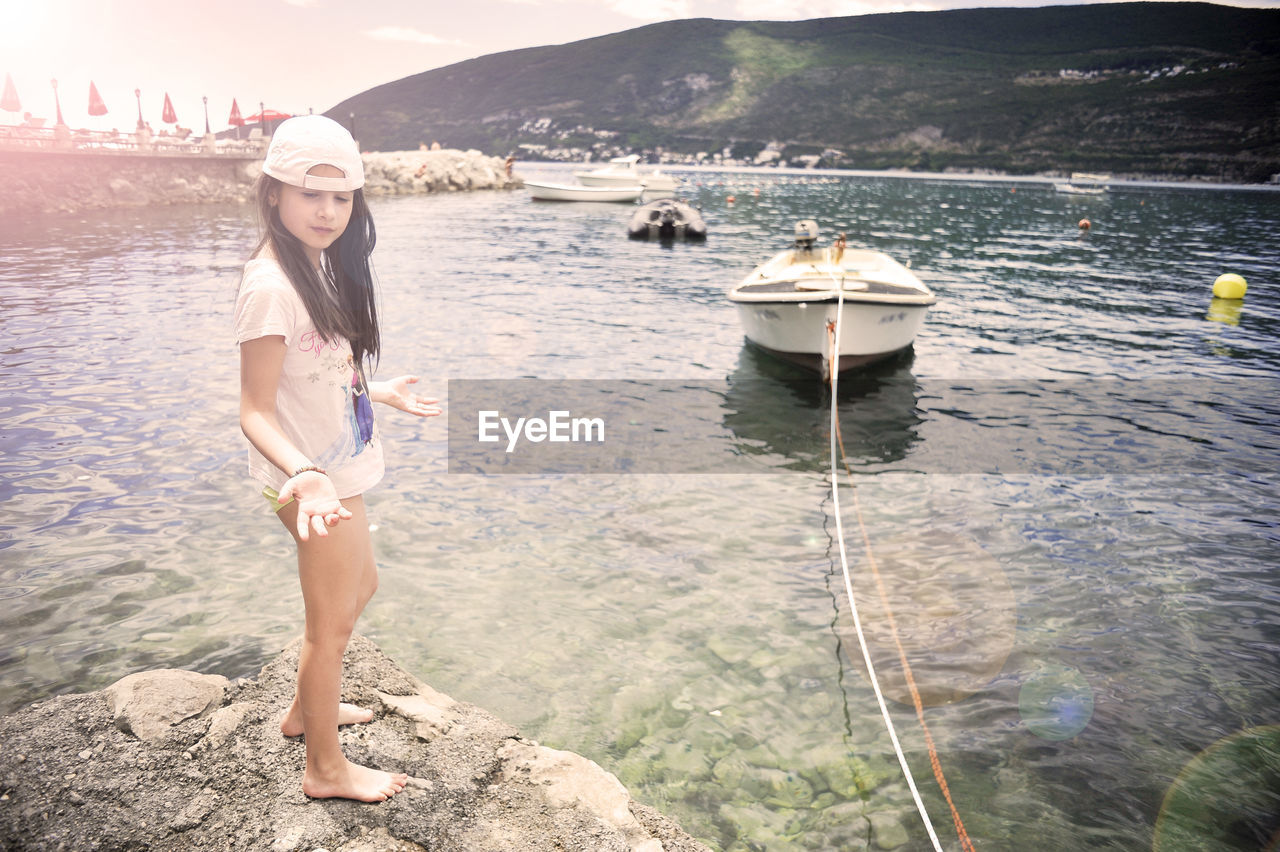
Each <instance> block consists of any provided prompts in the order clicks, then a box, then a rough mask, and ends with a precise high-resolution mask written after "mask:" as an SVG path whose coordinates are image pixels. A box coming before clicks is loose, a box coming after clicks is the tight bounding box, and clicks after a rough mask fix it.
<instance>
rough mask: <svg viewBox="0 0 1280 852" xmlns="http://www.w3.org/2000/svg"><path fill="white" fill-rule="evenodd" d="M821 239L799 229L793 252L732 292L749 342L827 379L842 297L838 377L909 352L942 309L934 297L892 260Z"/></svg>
mask: <svg viewBox="0 0 1280 852" xmlns="http://www.w3.org/2000/svg"><path fill="white" fill-rule="evenodd" d="M817 237H818V223H817V222H814V221H813V220H812V219H805V220H803V221H801V222H799V223H797V224H796V244H795V248H793V249H790V250H788V251H784V252H781V253H779V254H777V255H775V256H774V257H773V258H771V259H770V260H768V261H766V262H765V263H762V264H761V265H760V266H757V267H756V268H755V269H754V270H753V271H752V272H751V274H750V275H748V276H747V277H746V278H744V279H742V281H741V282H740V283H739V284H738V285H737V286H735V287H733V288H732V289H731V290H730V291H729V294H728V295H729V301H731V302H733V303H734V304H735V305H737V307H738V318H739V320H741V322H742V328H743V331H744V332H745V334H746V336H747V340H748V341H750V342H751V343H753V344H754V345H756V346H758V347H759V348H761V349H763V350H765V351H766V352H769V353H771V354H773V355H776V356H778V357H780V358H784V359H786V360H788V361H792V362H795V363H798V364H801V365H803V366H806V367H812V368H814V369H817V370H819V371H821V373H822V375H823V377H824V378H826V377H828V376H830V374H831V368H832V364H831V355H832V342H833V340H832V337H833V335H832V333H831V331H834V327H835V322H836V313H837V309H838V304H839V299H840V296H841V293H842V292H843V296H844V315H843V316H842V317H841V318H840V340H839V360H838V361H837V363H836V364H835V369H836V370H848V369H849V368H851V367H858V366H862V365H864V364H870V363H872V362H874V361H879V360H881V359H883V358H887V357H889V356H890V355H893V354H894V353H896V352H900V351H902V350H903V349H906V348H907V347H909V346H911V344H912V343H914V342H915V338H916V333H917V332H918V331H919V330H920V326H921V324H922V323H923V322H924V316H925V313H926V312H927V311H928V310H929V306H930V305H932V304H934V302H935V301H937V299H936V297H935V296H934V294H933V291H932V290H930V289H929V288H928V287H926V286H925V285H924V284H923V283H922V282H921V281H920V279H919V278H917V277H916V276H915V273H913V272H912V271H911V270H909V269H907V268H906V267H905V266H903V265H902V264H901V263H898V262H897V261H896V260H894V259H893V258H891V257H889V256H888V255H887V254H884V253H882V252H878V251H869V250H864V249H849V248H846V247H845V246H844V245H843V242H844V235H843V234H842V235H841V236H840V238H839V239H837V240H836V241H835V242H834V243H833V244H832V245H830V246H827V247H826V248H817V247H816V246H815V243H816V241H817ZM829 329H830V330H831V331H829Z"/></svg>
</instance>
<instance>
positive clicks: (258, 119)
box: [245, 109, 293, 124]
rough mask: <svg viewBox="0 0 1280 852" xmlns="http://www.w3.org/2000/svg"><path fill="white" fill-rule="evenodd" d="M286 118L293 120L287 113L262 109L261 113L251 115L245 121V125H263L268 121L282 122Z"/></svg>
mask: <svg viewBox="0 0 1280 852" xmlns="http://www.w3.org/2000/svg"><path fill="white" fill-rule="evenodd" d="M286 118H293V116H291V115H289V114H288V113H287V112H277V111H276V110H273V109H264V110H262V111H261V112H255V113H254V114H253V115H251V116H249V117H248V118H246V119H245V122H246V123H247V124H265V123H266V122H268V121H284V120H285V119H286Z"/></svg>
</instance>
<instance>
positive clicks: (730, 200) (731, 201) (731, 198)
mask: <svg viewBox="0 0 1280 852" xmlns="http://www.w3.org/2000/svg"><path fill="white" fill-rule="evenodd" d="M736 200H737V199H735V198H734V197H733V196H732V195H730V196H729V197H728V198H726V199H725V201H727V202H729V203H730V204H732V203H733V202H734V201H736Z"/></svg>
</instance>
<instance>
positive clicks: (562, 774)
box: [0, 637, 706, 852]
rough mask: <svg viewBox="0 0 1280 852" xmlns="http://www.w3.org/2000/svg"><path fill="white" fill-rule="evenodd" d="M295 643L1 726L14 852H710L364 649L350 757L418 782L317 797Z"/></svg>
mask: <svg viewBox="0 0 1280 852" xmlns="http://www.w3.org/2000/svg"><path fill="white" fill-rule="evenodd" d="M297 659H298V647H297V644H296V643H295V644H294V645H293V646H291V647H290V648H287V649H286V650H285V651H283V652H282V653H281V654H280V655H279V656H277V657H276V658H275V659H273V660H272V661H271V662H270V663H268V664H267V665H266V666H265V667H264V668H263V669H262V671H261V672H260V673H259V675H258V677H257V678H256V679H253V680H247V681H241V682H238V683H235V684H232V683H230V682H228V681H227V680H226V679H225V678H222V677H219V676H216V675H201V674H197V673H195V672H184V671H176V670H162V671H152V672H139V673H137V674H132V675H129V676H128V677H126V678H124V679H122V680H121V681H118V682H117V683H115V684H113V685H112V686H110V687H108V688H107V689H104V690H102V691H101V692H93V693H86V694H79V695H64V696H59V697H57V698H53V699H50V700H48V701H44V702H40V703H38V704H33V705H31V706H29V707H27V708H24V709H23V710H21V711H19V712H17V713H14V714H12V715H10V716H6V717H4V718H0V850H5V852H10V850H12V852H17V850H57V849H69V850H72V849H73V850H102V852H109V850H126V849H128V850H152V849H155V850H192V849H198V850H227V852H231V850H236V852H240V850H257V849H262V850H271V852H294V850H298V851H299V852H317V851H318V850H327V852H418V850H432V852H507V850H544V849H545V850H552V849H555V850H564V852H606V850H607V851H608V852H612V850H617V852H664V850H665V852H705V850H706V847H705V846H703V845H702V844H700V843H698V842H697V841H696V840H694V839H693V838H691V837H689V836H688V835H687V834H686V833H685V832H684V831H683V830H681V829H680V827H679V826H677V825H676V824H675V823H674V822H672V821H671V820H669V819H667V818H666V817H664V816H662V815H661V814H659V813H658V812H657V811H655V810H653V809H652V808H650V807H647V806H645V805H642V804H639V803H638V802H636V801H634V800H633V799H632V798H631V796H630V795H629V794H628V793H627V791H626V789H625V788H624V787H623V786H622V784H621V783H620V782H619V781H618V779H617V778H615V777H614V776H613V775H611V774H609V773H608V772H606V771H604V770H603V769H602V768H601V767H600V766H598V765H597V764H595V763H593V762H592V761H590V760H587V759H586V758H584V757H581V756H579V755H576V754H573V753H571V752H565V751H557V750H555V749H550V748H547V747H545V746H540V745H538V744H537V743H534V742H531V741H529V740H526V739H524V738H523V737H521V736H520V734H519V733H518V732H517V731H516V730H515V729H514V728H512V727H511V726H510V725H507V724H506V723H504V722H502V721H500V720H499V719H496V718H495V717H493V716H491V715H489V714H488V713H486V712H485V711H483V710H481V709H479V708H477V707H474V706H472V705H469V704H464V703H462V702H458V701H454V700H453V699H452V698H449V697H448V696H447V695H443V694H442V693H440V692H437V691H436V690H434V689H432V688H431V687H429V686H427V685H426V684H424V683H422V682H421V681H419V680H418V679H416V678H414V677H413V676H412V675H410V674H408V673H407V672H405V671H404V670H403V669H400V668H399V667H398V666H396V665H395V663H393V662H392V661H391V660H390V659H389V658H387V657H386V656H385V655H384V654H383V653H382V652H381V651H380V650H379V649H378V647H377V646H376V645H375V644H374V643H373V642H371V641H369V640H368V639H365V638H363V637H355V638H353V640H352V642H351V645H350V647H349V648H348V650H347V656H346V659H345V661H344V663H345V665H344V694H343V700H345V701H352V702H355V703H358V704H360V705H362V706H364V707H369V708H371V709H373V710H374V720H373V721H372V722H370V723H368V724H365V725H353V726H350V727H346V728H343V730H342V744H343V749H344V751H345V752H346V754H347V756H348V757H349V758H351V759H352V760H354V761H356V762H358V763H364V764H367V765H370V766H375V767H379V768H383V769H387V770H392V771H401V772H407V773H408V774H409V775H410V776H411V778H410V782H409V786H408V787H407V788H406V789H405V790H404V792H402V793H400V794H399V795H397V796H395V797H393V798H392V799H391V800H389V801H386V802H382V803H379V804H362V803H358V802H351V801H345V800H339V799H308V798H307V797H306V796H304V795H303V793H302V786H301V782H302V769H303V763H304V754H305V752H304V746H303V743H302V740H301V738H294V739H288V738H286V737H284V736H283V735H282V734H281V733H280V728H279V724H280V718H281V717H282V716H283V714H284V711H285V709H286V708H287V706H288V703H289V701H290V700H291V698H292V695H293V686H294V679H295V677H296V672H297Z"/></svg>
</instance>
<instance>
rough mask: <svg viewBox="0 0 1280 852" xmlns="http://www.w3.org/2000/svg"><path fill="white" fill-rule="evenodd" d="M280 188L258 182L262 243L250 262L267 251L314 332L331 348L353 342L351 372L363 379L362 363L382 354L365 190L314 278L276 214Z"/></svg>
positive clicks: (354, 198)
mask: <svg viewBox="0 0 1280 852" xmlns="http://www.w3.org/2000/svg"><path fill="white" fill-rule="evenodd" d="M283 185H284V184H282V183H281V182H280V181H278V180H276V179H275V178H273V177H271V175H268V174H265V173H264V174H262V175H260V176H259V177H258V216H259V217H260V220H261V225H262V240H261V241H260V242H259V243H258V247H257V248H256V249H254V252H253V256H254V257H257V256H258V255H259V254H260V253H261V252H262V250H263V248H266V247H270V249H271V253H272V254H273V255H275V258H276V260H278V261H279V262H280V266H281V267H282V268H283V269H284V272H285V275H287V276H288V277H289V283H291V284H292V285H293V289H294V290H296V291H297V293H298V297H299V298H300V299H302V304H303V305H305V306H306V308H307V315H308V316H310V317H311V322H312V323H313V324H314V325H315V327H316V331H318V332H320V336H321V337H323V338H324V339H325V340H327V341H329V342H330V343H333V342H335V341H337V340H339V339H346V340H349V341H351V355H352V358H353V360H354V361H355V367H356V369H357V370H360V371H361V375H364V365H365V361H366V359H372V360H373V361H374V363H377V360H378V353H379V352H380V351H381V349H382V336H381V334H380V332H379V331H378V305H377V294H376V293H375V292H374V286H373V267H372V265H371V264H370V263H369V256H370V255H371V254H373V247H374V244H375V243H377V241H378V236H377V231H376V230H375V229H374V227H373V217H372V216H370V215H369V206H368V205H367V204H366V203H365V200H364V190H363V189H357V190H355V191H354V192H352V193H351V221H350V222H348V223H347V229H346V230H345V231H343V232H342V236H340V237H338V239H337V241H336V242H335V243H334V244H333V245H331V246H329V247H328V248H327V249H325V250H324V254H323V257H322V260H321V263H320V270H319V272H318V273H317V270H316V269H315V268H314V267H313V266H312V265H311V262H310V261H309V260H308V259H307V254H306V251H305V250H304V249H303V247H302V243H301V242H299V241H298V238H297V237H295V236H294V235H293V234H291V233H289V231H288V229H287V228H285V226H284V223H283V222H281V221H280V210H279V208H277V207H276V205H274V204H272V203H271V199H272V197H273V196H274V197H276V198H277V199H278V198H279V193H280V189H281V187H282V186H283ZM330 292H336V293H337V296H338V298H337V301H336V302H335V301H334V300H333V299H332V298H331V297H330V295H329V293H330Z"/></svg>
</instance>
